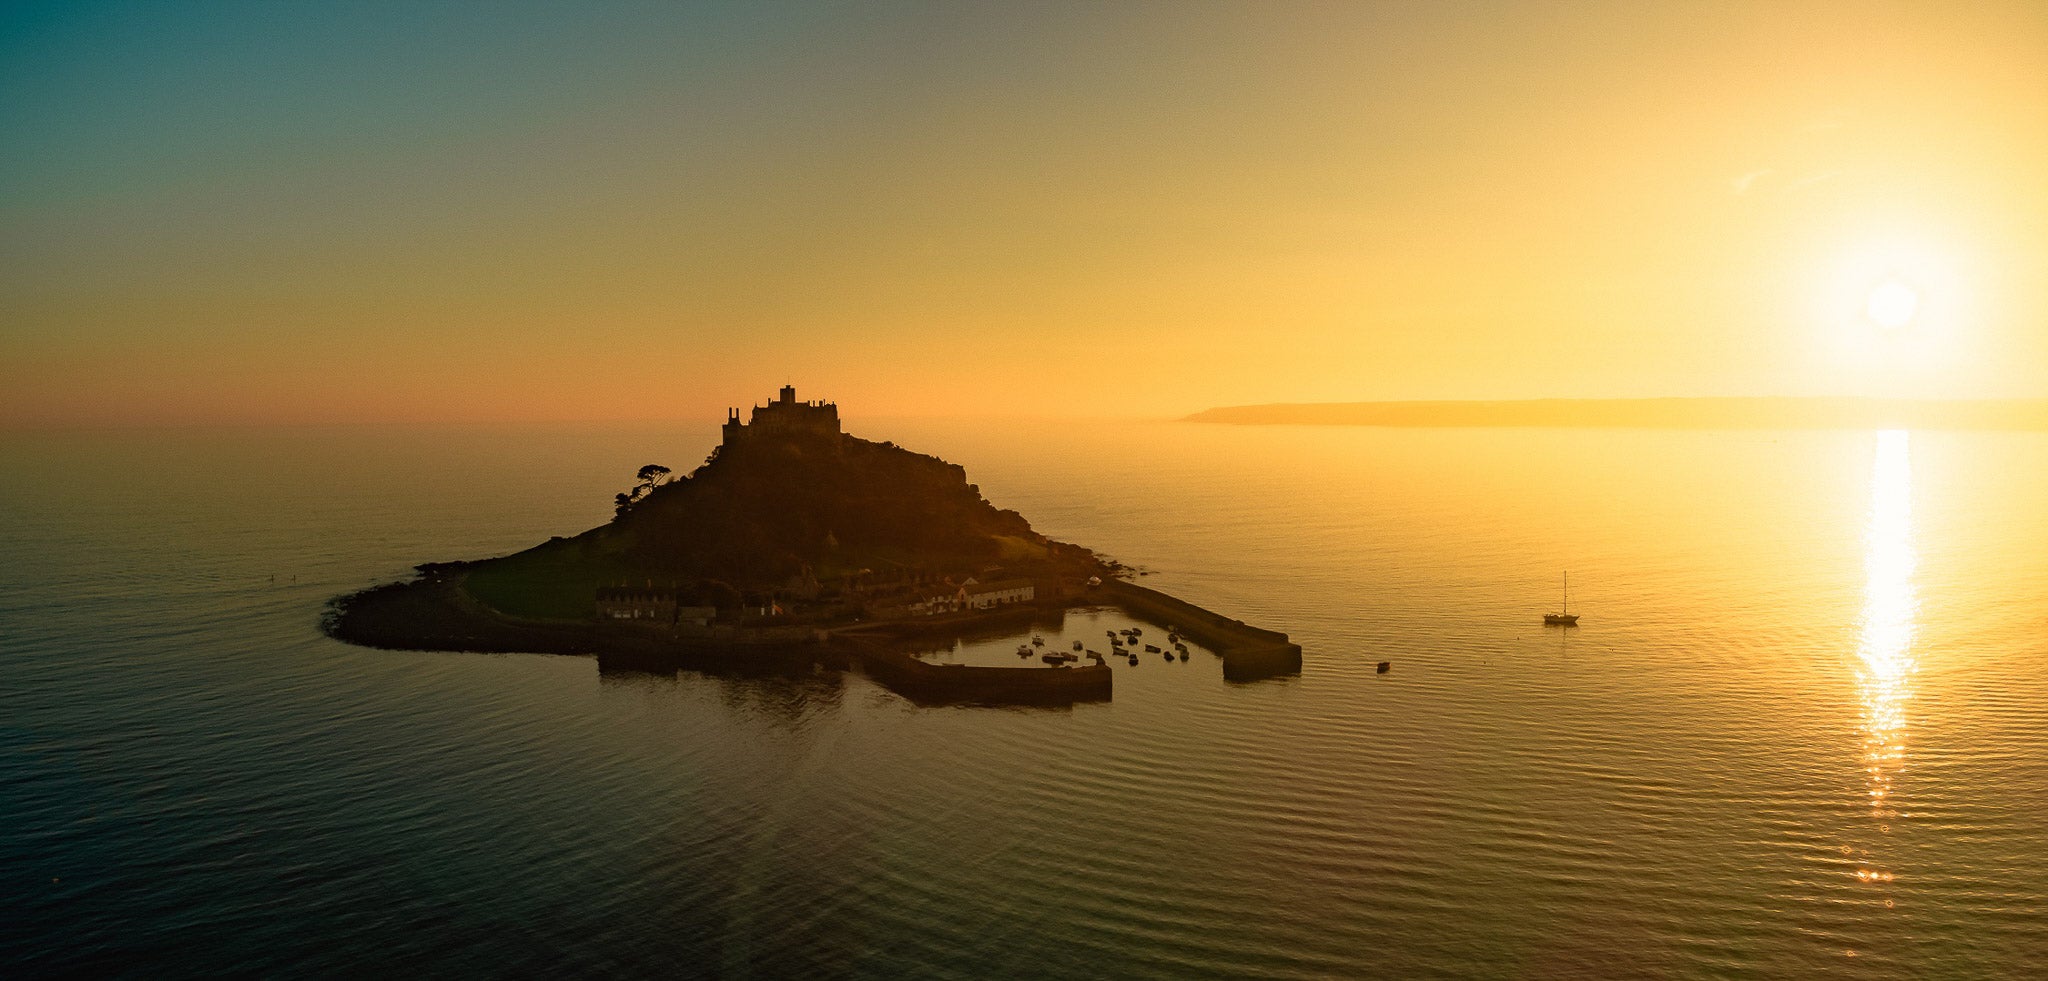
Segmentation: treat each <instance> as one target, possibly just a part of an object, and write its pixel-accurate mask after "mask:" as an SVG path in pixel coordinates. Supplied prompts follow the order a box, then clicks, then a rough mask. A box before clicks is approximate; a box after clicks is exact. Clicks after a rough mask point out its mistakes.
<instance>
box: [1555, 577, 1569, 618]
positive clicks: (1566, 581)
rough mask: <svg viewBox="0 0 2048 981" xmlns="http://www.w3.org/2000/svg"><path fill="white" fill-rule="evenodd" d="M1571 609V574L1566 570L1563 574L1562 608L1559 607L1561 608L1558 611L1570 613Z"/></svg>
mask: <svg viewBox="0 0 2048 981" xmlns="http://www.w3.org/2000/svg"><path fill="white" fill-rule="evenodd" d="M1571 611H1572V574H1571V573H1570V572H1566V573H1565V574H1564V608H1563V609H1561V610H1559V611H1558V612H1559V613H1570V612H1571Z"/></svg>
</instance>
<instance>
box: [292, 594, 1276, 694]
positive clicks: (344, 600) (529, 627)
mask: <svg viewBox="0 0 2048 981" xmlns="http://www.w3.org/2000/svg"><path fill="white" fill-rule="evenodd" d="M1080 606H1115V607H1118V608H1120V609H1123V610H1124V611H1125V612H1127V613H1129V614H1131V615H1132V616H1135V617H1138V618H1140V619H1144V620H1148V621H1152V622H1155V623H1158V624H1161V625H1164V624H1172V625H1173V626H1174V627H1175V628H1176V629H1177V630H1179V631H1180V632H1181V633H1182V634H1184V635H1186V636H1187V637H1189V638H1190V639H1192V640H1194V641H1195V642H1196V643H1199V644H1201V645H1203V646H1205V647H1207V648H1209V649H1210V650H1212V651H1214V652H1215V653H1217V654H1218V655H1220V656H1221V657H1222V659H1223V676H1224V678H1225V679H1226V680H1229V681H1255V680H1258V679H1261V678H1270V677H1275V676H1280V675H1287V674H1298V673H1300V671H1301V646H1300V645H1299V644H1295V643H1292V642H1290V641H1289V640H1288V638H1287V635H1286V634H1284V633H1280V632H1278V631H1272V630H1265V629H1261V628H1258V627H1254V626H1251V625H1249V624H1246V623H1244V622H1243V621H1241V620H1234V619H1231V618H1228V617H1225V616H1222V615H1221V614H1217V613H1214V612H1212V611H1209V610H1206V609H1203V608H1201V607H1199V606H1195V605H1194V604H1192V603H1188V602H1186V601H1185V600H1181V599H1179V598H1177V597H1174V596H1170V595H1168V594H1166V593H1162V592H1159V591H1158V590H1155V589H1148V588H1146V587H1143V586H1138V585H1136V584H1133V583H1128V582H1123V581H1120V580H1112V581H1110V582H1106V583H1103V584H1102V585H1101V586H1100V587H1099V589H1097V590H1094V591H1091V592H1090V593H1089V594H1087V595H1085V596H1081V597H1075V598H1073V599H1072V600H1071V601H1058V602H1048V603H1044V604H1018V605H1015V606H1010V607H1004V608H1002V609H998V610H990V611H977V612H972V613H957V614H951V615H947V616H941V617H920V618H913V619H894V620H881V621H873V622H866V623H860V622H855V623H846V624H832V625H777V626H768V627H738V626H714V627H704V628H698V627H666V626H663V627H656V626H651V625H636V624H632V623H604V622H600V621H598V620H596V619H594V618H593V619H590V620H587V621H573V620H530V619H522V618H517V617H511V616H507V615H505V614H503V613H499V612H497V611H495V610H491V609H489V608H487V607H485V606H483V605H481V604H479V603H477V602H476V601H475V600H474V599H471V598H470V597H469V596H468V595H467V594H466V593H464V591H463V589H462V577H461V576H460V574H448V573H439V572H430V573H427V574H424V575H422V576H421V577H420V578H418V579H415V580H412V581H409V582H400V583H391V584H388V585H384V586H378V587H374V588H371V589H367V590H364V591H362V592H359V593H354V594H351V595H349V596H345V597H341V598H339V599H337V600H335V601H334V602H333V603H332V604H331V606H330V608H329V611H328V614H327V616H326V618H325V619H324V620H323V622H322V629H323V630H324V631H325V632H326V633H327V634H328V635H329V636H331V637H334V638H335V639H337V640H342V641H346V642H348V643H352V644H358V645H362V646H365V647H376V648H383V649H387V650H417V651H467V652H477V653H514V652H517V653H534V654H567V655H583V656H592V655H594V656H596V657H597V658H598V659H599V662H600V664H601V666H602V667H603V668H604V669H605V670H632V671H654V672H673V671H678V670H700V671H719V670H726V669H746V668H750V667H758V666H762V665H770V664H782V665H788V664H793V663H801V662H813V663H818V664H823V665H825V666H826V667H830V668H843V667H846V666H849V665H851V664H859V665H861V666H862V668H863V669H865V670H866V672H867V673H868V674H869V675H871V676H872V677H874V678H875V679H876V680H878V681H880V682H882V683H883V684H885V685H887V686H888V687H890V688H891V689H892V690H895V691H897V692H898V693H899V694H903V695H905V696H906V697H910V698H913V699H915V700H918V701H924V702H960V701H968V702H988V703H1004V702H1047V701H1054V702H1063V701H1093V700H1103V699H1107V698H1109V697H1110V691H1111V682H1110V674H1109V669H1108V668H1106V667H1102V666H1099V665H1090V666H1086V667H1070V668H1052V669H1048V668H1009V667H969V666H964V665H935V664H929V663H926V662H923V661H919V660H917V659H915V658H912V657H910V656H908V655H907V654H905V653H904V652H903V650H902V648H903V647H905V646H907V645H910V644H912V643H914V642H915V641H918V640H920V639H936V638H940V637H951V636H956V635H958V634H960V633H962V632H969V633H971V632H975V631H987V630H1000V629H1004V628H1018V629H1028V628H1029V627H1030V626H1031V625H1032V624H1033V623H1040V622H1052V623H1057V622H1058V619H1059V617H1060V616H1061V615H1062V614H1063V613H1064V612H1065V611H1066V610H1067V609H1070V608H1075V607H1080Z"/></svg>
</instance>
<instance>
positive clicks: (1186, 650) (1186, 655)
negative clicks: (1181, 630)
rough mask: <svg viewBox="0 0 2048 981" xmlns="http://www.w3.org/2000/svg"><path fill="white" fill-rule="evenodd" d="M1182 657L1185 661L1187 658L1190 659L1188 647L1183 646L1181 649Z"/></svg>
mask: <svg viewBox="0 0 2048 981" xmlns="http://www.w3.org/2000/svg"><path fill="white" fill-rule="evenodd" d="M1180 659H1181V660H1183V661H1185V660H1187V659H1188V649H1187V648H1185V647H1183V648H1181V649H1180Z"/></svg>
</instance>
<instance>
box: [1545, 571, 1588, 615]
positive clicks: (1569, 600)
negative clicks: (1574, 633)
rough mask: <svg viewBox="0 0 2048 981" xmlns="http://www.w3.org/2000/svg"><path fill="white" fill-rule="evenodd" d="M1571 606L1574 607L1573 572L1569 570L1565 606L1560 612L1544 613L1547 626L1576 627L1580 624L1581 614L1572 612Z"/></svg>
mask: <svg viewBox="0 0 2048 981" xmlns="http://www.w3.org/2000/svg"><path fill="white" fill-rule="evenodd" d="M1571 608H1572V574H1571V573H1569V572H1567V573H1565V574H1564V606H1563V607H1561V608H1560V612H1557V613H1545V614H1543V623H1544V625H1545V626H1551V627H1576V626H1578V625H1579V615H1578V614H1576V613H1572V612H1570V611H1571Z"/></svg>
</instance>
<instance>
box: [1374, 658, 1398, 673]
mask: <svg viewBox="0 0 2048 981" xmlns="http://www.w3.org/2000/svg"><path fill="white" fill-rule="evenodd" d="M1393 667H1394V662H1392V661H1381V662H1380V667H1379V670H1378V671H1375V672H1373V673H1374V674H1386V673H1387V672H1388V671H1390V670H1392V669H1393Z"/></svg>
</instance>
